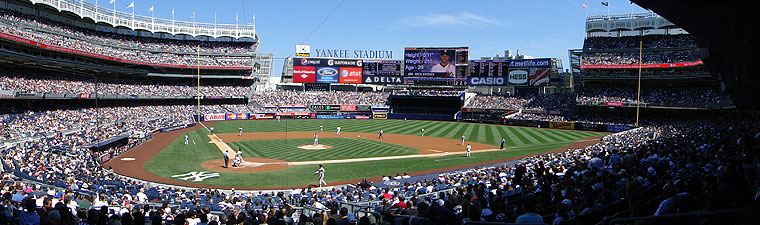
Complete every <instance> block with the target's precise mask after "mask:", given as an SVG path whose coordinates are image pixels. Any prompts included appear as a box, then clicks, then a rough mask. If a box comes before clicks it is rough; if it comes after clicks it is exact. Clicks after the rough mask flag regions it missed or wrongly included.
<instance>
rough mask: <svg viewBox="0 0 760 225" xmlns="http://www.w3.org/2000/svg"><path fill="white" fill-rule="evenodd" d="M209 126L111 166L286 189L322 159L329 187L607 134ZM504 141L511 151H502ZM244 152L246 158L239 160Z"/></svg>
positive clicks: (306, 124)
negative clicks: (469, 149) (226, 158)
mask: <svg viewBox="0 0 760 225" xmlns="http://www.w3.org/2000/svg"><path fill="white" fill-rule="evenodd" d="M204 125H205V126H206V127H213V128H214V134H213V135H212V134H211V133H210V132H209V130H208V129H206V128H204V127H203V126H195V127H192V128H187V129H183V130H178V131H172V132H169V133H161V134H158V135H156V136H155V137H154V138H153V139H152V140H150V141H148V142H146V143H143V144H142V145H140V146H138V147H136V148H134V149H132V150H130V151H129V152H127V153H124V154H122V155H121V156H119V157H117V158H115V159H112V160H111V161H110V162H108V163H107V164H106V166H108V167H112V168H113V170H114V172H116V173H119V174H122V175H125V176H131V177H136V178H139V179H144V180H150V181H155V182H160V183H168V184H176V185H183V186H190V187H208V188H232V187H234V188H238V189H287V188H291V187H306V186H308V185H311V184H317V175H315V174H314V172H315V171H316V170H317V169H318V165H319V164H323V165H324V167H325V170H326V172H325V180H326V181H327V183H328V185H338V184H346V183H355V182H358V181H359V180H360V179H361V178H369V179H370V180H373V181H379V180H380V178H381V176H384V175H395V174H397V173H405V172H406V173H409V174H411V175H419V174H427V173H432V172H440V171H447V170H452V169H458V168H467V167H472V166H478V165H486V164H492V163H497V162H500V161H506V160H513V159H519V158H522V157H526V156H529V155H535V154H540V153H545V152H551V151H561V150H566V149H568V148H578V147H583V146H586V145H590V144H593V143H596V142H597V141H598V139H599V138H600V137H601V136H603V135H606V134H608V133H600V132H585V131H573V130H556V129H543V128H542V129H537V128H530V127H512V126H503V125H491V124H476V123H459V122H438V121H412V120H409V121H404V120H282V121H280V122H278V121H277V120H241V121H223V122H204ZM320 125H322V126H323V127H324V132H320V130H319V127H320ZM240 127H242V128H243V134H242V135H241V134H240V133H239V128H240ZM337 127H341V134H340V135H338V134H336V131H337V129H336V128H337ZM423 128H424V129H425V132H424V136H422V132H421V129H423ZM381 129H382V130H383V132H384V133H383V137H382V139H381V138H378V137H379V131H380V130H381ZM185 134H187V136H188V144H187V145H185ZM315 134H317V135H318V142H319V143H318V145H317V146H315V145H314V135H315ZM463 135H464V136H465V144H464V145H462V141H461V137H462V136H463ZM502 137H504V139H505V140H506V142H505V149H499V145H500V141H501V138H502ZM467 144H469V145H471V146H472V155H471V156H470V157H466V155H465V152H466V145H467ZM225 151H227V152H228V154H229V162H228V165H227V166H225V162H224V159H223V152H225ZM238 151H240V152H241V153H242V154H241V157H240V158H242V159H243V160H242V161H241V162H239V163H238V165H237V166H232V164H233V162H234V159H235V156H236V154H237V152H238Z"/></svg>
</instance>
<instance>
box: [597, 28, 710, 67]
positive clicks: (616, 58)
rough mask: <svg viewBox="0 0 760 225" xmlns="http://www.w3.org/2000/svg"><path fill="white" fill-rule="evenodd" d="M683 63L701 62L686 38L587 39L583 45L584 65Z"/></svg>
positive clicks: (691, 41) (694, 45)
mask: <svg viewBox="0 0 760 225" xmlns="http://www.w3.org/2000/svg"><path fill="white" fill-rule="evenodd" d="M639 41H642V46H643V53H642V55H641V63H642V64H663V63H683V62H694V61H697V60H700V57H699V52H698V50H697V45H696V42H695V41H694V39H693V38H691V36H689V35H646V36H633V37H589V38H586V40H585V41H584V46H583V48H584V54H583V62H582V63H583V65H638V64H639Z"/></svg>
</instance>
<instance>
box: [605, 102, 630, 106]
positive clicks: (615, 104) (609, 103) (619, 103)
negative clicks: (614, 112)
mask: <svg viewBox="0 0 760 225" xmlns="http://www.w3.org/2000/svg"><path fill="white" fill-rule="evenodd" d="M604 104H605V105H607V106H624V105H625V103H622V102H607V103H604Z"/></svg>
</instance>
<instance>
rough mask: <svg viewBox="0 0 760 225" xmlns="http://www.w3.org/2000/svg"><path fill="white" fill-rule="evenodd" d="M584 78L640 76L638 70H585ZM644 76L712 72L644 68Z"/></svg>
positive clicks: (582, 73)
mask: <svg viewBox="0 0 760 225" xmlns="http://www.w3.org/2000/svg"><path fill="white" fill-rule="evenodd" d="M581 75H582V76H583V77H584V78H628V79H636V78H638V77H639V71H638V70H583V71H582V72H581ZM641 77H642V78H694V77H710V73H709V72H707V70H706V69H704V68H703V67H697V68H693V69H692V68H686V69H678V70H642V71H641Z"/></svg>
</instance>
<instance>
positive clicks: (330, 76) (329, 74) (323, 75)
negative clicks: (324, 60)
mask: <svg viewBox="0 0 760 225" xmlns="http://www.w3.org/2000/svg"><path fill="white" fill-rule="evenodd" d="M338 78H339V77H338V67H329V66H324V67H317V83H338V81H339V79H338Z"/></svg>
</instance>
